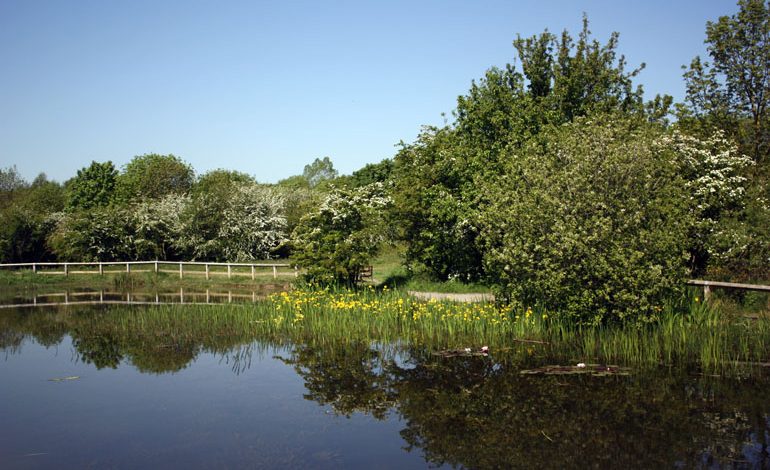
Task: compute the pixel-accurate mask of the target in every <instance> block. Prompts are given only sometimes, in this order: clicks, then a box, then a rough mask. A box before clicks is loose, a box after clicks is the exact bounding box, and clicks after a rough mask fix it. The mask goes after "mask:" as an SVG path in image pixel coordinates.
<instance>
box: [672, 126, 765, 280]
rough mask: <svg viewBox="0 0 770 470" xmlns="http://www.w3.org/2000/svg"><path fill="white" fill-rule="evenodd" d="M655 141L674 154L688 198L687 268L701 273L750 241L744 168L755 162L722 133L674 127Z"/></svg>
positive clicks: (737, 252)
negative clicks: (690, 217)
mask: <svg viewBox="0 0 770 470" xmlns="http://www.w3.org/2000/svg"><path fill="white" fill-rule="evenodd" d="M657 144H658V145H659V146H660V148H661V150H664V151H666V150H668V151H672V152H674V158H675V160H676V162H677V163H678V165H679V166H680V168H681V169H680V174H681V175H682V176H683V178H684V180H685V187H686V188H687V192H688V194H689V198H690V208H691V209H690V210H691V212H692V215H693V221H694V225H693V227H692V229H691V231H690V240H691V244H692V245H691V248H690V256H691V260H690V262H691V269H692V270H693V272H694V273H695V274H699V273H702V272H703V271H704V270H705V269H706V267H707V265H708V264H712V265H713V264H720V263H724V262H726V261H727V260H729V259H730V258H731V257H733V256H736V255H737V254H739V253H741V252H743V251H745V250H746V249H747V247H748V245H749V243H750V241H749V238H750V235H749V231H748V228H749V227H748V226H747V225H746V223H745V220H744V213H745V209H746V205H747V202H748V198H747V191H746V183H747V181H746V177H745V176H744V175H745V174H746V171H745V169H746V168H747V167H748V166H750V165H752V164H753V161H752V159H751V158H750V157H748V156H746V155H741V154H740V153H739V152H738V147H737V145H735V144H734V143H733V142H731V141H730V140H728V139H727V138H726V137H725V135H724V133H723V132H722V131H717V132H715V133H714V134H713V135H711V136H710V137H709V138H707V139H699V138H697V137H693V136H690V135H686V134H683V133H681V132H678V131H674V132H673V133H671V134H670V135H667V136H665V137H662V138H660V139H659V140H658V142H657Z"/></svg>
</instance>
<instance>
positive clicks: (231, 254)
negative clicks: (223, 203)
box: [217, 183, 287, 261]
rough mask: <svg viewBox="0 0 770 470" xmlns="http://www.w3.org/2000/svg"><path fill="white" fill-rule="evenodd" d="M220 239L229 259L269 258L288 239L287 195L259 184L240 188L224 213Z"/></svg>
mask: <svg viewBox="0 0 770 470" xmlns="http://www.w3.org/2000/svg"><path fill="white" fill-rule="evenodd" d="M217 239H218V244H219V247H220V250H221V254H222V256H223V258H224V259H226V260H238V261H252V260H260V259H269V258H270V257H271V254H272V251H273V250H274V249H275V248H276V247H278V246H279V245H280V244H282V243H283V242H285V241H286V240H287V237H286V217H285V215H284V198H283V196H282V195H281V194H280V193H279V192H278V191H276V190H275V189H272V188H267V187H262V186H259V185H256V184H251V183H245V184H241V185H238V186H236V187H235V188H234V191H233V193H232V196H231V197H230V199H229V201H228V204H227V207H226V209H225V210H224V213H223V214H222V224H221V225H220V228H219V233H218V234H217Z"/></svg>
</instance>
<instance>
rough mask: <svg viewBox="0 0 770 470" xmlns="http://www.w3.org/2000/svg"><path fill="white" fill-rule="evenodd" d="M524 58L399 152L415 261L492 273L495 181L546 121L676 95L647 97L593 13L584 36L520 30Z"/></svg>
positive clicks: (440, 274) (479, 85)
mask: <svg viewBox="0 0 770 470" xmlns="http://www.w3.org/2000/svg"><path fill="white" fill-rule="evenodd" d="M514 47H515V49H516V51H517V53H518V59H519V62H520V64H521V67H520V68H519V67H517V66H515V65H511V64H508V65H506V66H505V67H504V68H492V69H490V70H488V71H487V73H486V74H485V76H484V77H483V78H482V79H481V80H479V81H478V82H476V81H474V82H473V84H472V85H471V89H470V90H469V92H468V93H467V94H466V95H463V96H460V97H458V99H457V109H456V111H455V113H454V115H455V121H454V122H453V123H452V124H451V125H447V126H444V127H442V128H426V129H424V131H423V132H422V133H421V134H420V136H419V137H418V139H417V140H416V141H415V142H414V143H413V144H408V145H403V146H402V149H401V150H400V151H399V152H398V154H397V155H396V157H395V169H394V174H395V178H394V179H395V182H396V183H395V185H396V190H395V196H394V197H395V202H396V209H395V211H396V214H397V217H398V219H399V220H401V221H402V237H403V239H404V241H405V243H406V244H407V256H408V259H409V261H410V262H415V263H417V264H421V265H424V266H426V267H427V269H428V271H429V272H430V274H432V275H433V276H434V277H437V278H439V279H447V278H450V277H459V278H460V279H464V280H475V279H479V278H481V277H483V275H484V267H483V264H482V261H481V259H482V253H481V251H482V250H481V247H480V246H479V243H478V235H479V226H480V223H479V222H480V220H479V217H480V216H481V214H482V213H483V209H484V208H485V207H487V206H488V205H489V204H491V203H492V202H493V201H491V200H490V198H489V194H490V193H489V191H486V190H484V189H482V188H487V187H489V186H490V185H492V186H494V185H495V184H497V182H498V181H499V179H500V178H502V177H503V175H504V173H505V168H506V165H507V160H509V159H510V158H515V155H516V152H515V150H516V149H520V148H521V147H522V146H523V145H524V144H525V143H527V142H531V140H532V138H533V137H534V136H537V135H538V134H539V133H540V132H541V131H542V129H544V128H546V127H548V126H552V125H561V124H564V123H569V122H571V121H572V120H574V119H576V118H578V117H580V116H585V115H590V114H596V113H609V112H614V113H621V114H627V115H635V116H640V117H642V118H644V119H647V120H660V119H661V118H662V117H663V116H664V115H665V114H666V112H667V108H668V105H669V104H670V102H671V98H670V97H658V98H657V99H656V100H655V101H653V102H651V103H648V104H645V103H644V101H643V99H642V89H641V87H638V86H637V87H634V86H633V79H634V77H635V76H636V75H637V74H638V73H639V71H640V70H641V67H640V68H637V69H633V70H630V71H629V70H627V67H626V62H625V59H624V57H623V56H622V55H619V54H618V52H617V48H618V35H617V34H613V35H612V36H611V37H610V39H609V41H607V43H605V44H602V43H601V42H599V41H597V40H595V39H593V38H592V37H591V33H590V30H589V29H588V21H587V20H584V23H583V29H582V30H581V32H580V34H579V35H578V37H577V38H576V39H574V38H573V37H572V36H571V35H570V34H569V33H568V32H566V31H565V32H564V33H562V34H561V36H559V37H557V36H555V35H553V34H551V33H549V32H548V31H545V32H544V33H542V34H540V35H536V36H533V37H531V38H525V39H524V38H521V37H519V38H517V39H516V41H514Z"/></svg>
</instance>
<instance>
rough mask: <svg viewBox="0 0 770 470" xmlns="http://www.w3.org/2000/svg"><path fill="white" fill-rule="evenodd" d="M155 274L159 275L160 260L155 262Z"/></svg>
mask: <svg viewBox="0 0 770 470" xmlns="http://www.w3.org/2000/svg"><path fill="white" fill-rule="evenodd" d="M155 274H158V260H155Z"/></svg>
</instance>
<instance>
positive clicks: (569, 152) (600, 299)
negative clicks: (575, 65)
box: [482, 115, 691, 324]
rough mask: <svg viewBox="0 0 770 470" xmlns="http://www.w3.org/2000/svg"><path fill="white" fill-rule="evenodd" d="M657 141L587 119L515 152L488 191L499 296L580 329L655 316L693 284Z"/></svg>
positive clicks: (613, 119) (623, 125)
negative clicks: (686, 285)
mask: <svg viewBox="0 0 770 470" xmlns="http://www.w3.org/2000/svg"><path fill="white" fill-rule="evenodd" d="M658 134H659V132H658V131H657V130H656V128H654V127H653V126H649V125H646V124H644V123H643V122H639V120H637V119H628V118H623V117H622V116H618V115H606V116H596V117H593V118H581V119H579V120H576V121H575V122H574V123H573V124H569V125H565V126H559V127H556V128H553V129H550V130H548V131H547V132H544V133H543V134H542V135H541V136H539V137H538V138H537V139H534V140H533V141H532V142H531V143H530V144H528V145H527V146H526V147H524V148H523V149H522V150H521V151H520V152H517V154H515V155H511V157H510V159H509V164H508V167H507V169H506V173H505V175H504V177H503V178H501V179H500V180H499V181H498V182H497V184H496V185H490V186H489V187H486V188H484V189H485V190H486V191H488V192H489V193H491V194H492V195H493V196H494V197H493V201H494V202H493V203H492V204H491V205H490V207H489V208H488V211H487V213H486V214H484V216H483V218H482V220H483V222H482V223H483V224H484V228H483V239H484V243H485V252H484V262H485V266H486V268H487V273H488V276H489V278H490V280H491V281H493V282H494V283H495V284H496V285H497V289H498V291H499V294H500V295H501V296H503V297H504V298H508V299H510V300H511V301H513V302H514V304H515V305H522V306H525V307H527V306H532V307H535V306H537V307H539V308H544V309H546V310H548V311H549V312H553V314H554V315H558V316H559V317H560V318H568V319H570V320H571V321H575V322H577V323H583V324H585V323H589V324H598V323H602V322H607V321H613V320H623V319H630V320H650V319H653V318H655V315H656V313H657V312H658V311H659V309H660V308H661V306H662V305H663V304H664V302H665V301H666V299H667V298H669V297H670V296H671V295H672V293H675V292H676V291H678V290H680V289H681V286H682V284H683V281H684V280H685V279H686V273H687V271H686V266H685V260H686V258H685V257H684V253H685V250H686V248H687V231H688V229H689V227H690V226H691V214H690V213H689V211H688V198H687V193H686V191H685V189H684V184H683V183H682V182H681V179H680V176H679V175H678V171H677V170H678V168H677V165H676V162H675V161H674V159H673V158H671V156H670V155H669V154H667V153H665V152H661V151H658V147H657V146H656V145H655V139H656V137H657V136H658Z"/></svg>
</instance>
